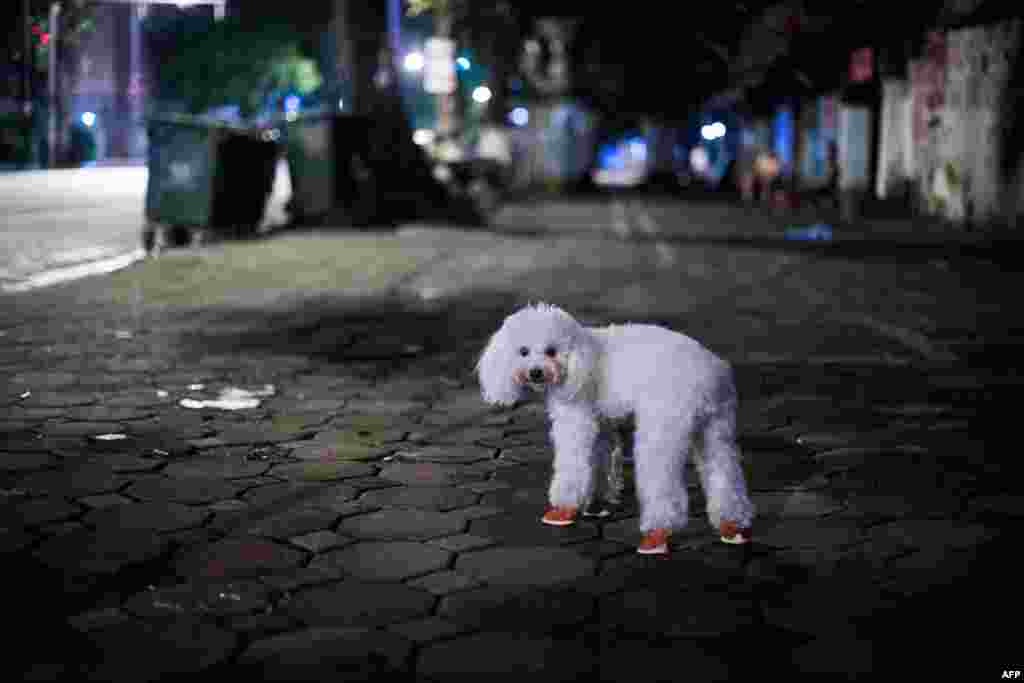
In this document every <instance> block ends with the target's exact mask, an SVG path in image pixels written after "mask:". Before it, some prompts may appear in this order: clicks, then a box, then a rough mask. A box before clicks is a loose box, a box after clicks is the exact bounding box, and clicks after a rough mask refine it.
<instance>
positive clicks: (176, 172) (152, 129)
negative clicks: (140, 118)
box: [143, 116, 280, 251]
mask: <svg viewBox="0 0 1024 683" xmlns="http://www.w3.org/2000/svg"><path fill="white" fill-rule="evenodd" d="M148 133H149V163H148V165H149V181H148V184H147V187H146V226H145V227H144V228H143V246H144V247H145V248H146V250H147V251H150V250H152V249H153V248H154V247H159V246H163V245H167V244H173V243H176V242H181V241H194V240H196V239H197V238H201V237H202V236H203V235H206V234H207V233H209V232H213V233H219V234H221V235H223V236H244V235H248V234H253V233H254V232H255V231H256V229H257V228H258V227H259V224H260V222H261V221H262V220H263V214H264V211H265V209H266V204H267V199H268V198H269V196H270V193H271V191H272V190H273V186H274V175H275V172H276V166H277V160H278V158H279V156H280V144H279V142H278V138H279V137H280V132H279V131H278V129H276V128H258V127H243V126H237V125H231V124H227V123H224V122H220V121H214V120H209V119H203V118H199V117H194V116H173V117H164V118H154V119H151V120H150V121H149V122H148Z"/></svg>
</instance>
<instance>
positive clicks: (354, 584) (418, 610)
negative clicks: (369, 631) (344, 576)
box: [287, 551, 434, 626]
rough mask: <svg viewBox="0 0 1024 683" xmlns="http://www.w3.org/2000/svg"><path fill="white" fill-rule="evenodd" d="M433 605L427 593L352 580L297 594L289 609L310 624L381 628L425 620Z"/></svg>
mask: <svg viewBox="0 0 1024 683" xmlns="http://www.w3.org/2000/svg"><path fill="white" fill-rule="evenodd" d="M341 552H344V551H341ZM433 604H434V596H432V595H431V594H430V593H427V592H426V591H422V590H416V589H414V588H409V587H408V586H402V585H394V584H385V583H367V582H365V581H357V580H354V579H352V580H345V581H342V582H340V583H334V584H328V585H326V586H317V587H315V588H310V589H307V590H304V591H302V592H300V593H297V594H296V595H295V596H294V597H293V598H292V600H291V601H290V602H289V603H288V606H287V610H288V613H289V614H292V615H294V616H296V617H298V618H299V619H301V620H302V621H303V622H305V623H307V624H332V625H338V626H341V625H346V626H380V625H383V624H393V623H397V622H402V621H409V620H410V619H415V618H417V617H422V616H424V615H426V614H427V613H428V612H429V611H430V608H431V606H432V605H433Z"/></svg>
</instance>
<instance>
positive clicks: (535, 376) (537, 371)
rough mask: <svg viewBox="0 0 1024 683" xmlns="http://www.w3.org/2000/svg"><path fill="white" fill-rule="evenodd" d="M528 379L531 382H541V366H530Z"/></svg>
mask: <svg viewBox="0 0 1024 683" xmlns="http://www.w3.org/2000/svg"><path fill="white" fill-rule="evenodd" d="M530 381H531V382H543V381H544V370H543V368H530Z"/></svg>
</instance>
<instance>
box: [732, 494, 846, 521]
mask: <svg viewBox="0 0 1024 683" xmlns="http://www.w3.org/2000/svg"><path fill="white" fill-rule="evenodd" d="M751 498H752V499H753V503H754V506H755V507H756V508H757V514H758V516H759V517H824V516H825V515H828V514H831V513H833V512H836V511H837V510H840V509H841V508H842V507H843V504H842V503H841V502H839V501H838V500H836V499H835V498H833V497H832V496H830V495H828V494H825V493H818V492H813V491H784V492H777V493H757V494H753V495H752V496H751Z"/></svg>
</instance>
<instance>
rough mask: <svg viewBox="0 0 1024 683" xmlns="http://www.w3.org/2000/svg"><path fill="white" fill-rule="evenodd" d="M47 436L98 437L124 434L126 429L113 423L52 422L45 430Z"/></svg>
mask: <svg viewBox="0 0 1024 683" xmlns="http://www.w3.org/2000/svg"><path fill="white" fill-rule="evenodd" d="M43 431H44V432H45V433H46V434H47V436H83V437H87V436H96V435H98V434H112V433H121V434H123V433H124V427H123V426H121V425H118V424H116V423H111V422H51V423H49V424H47V425H46V427H45V428H44V430H43Z"/></svg>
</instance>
